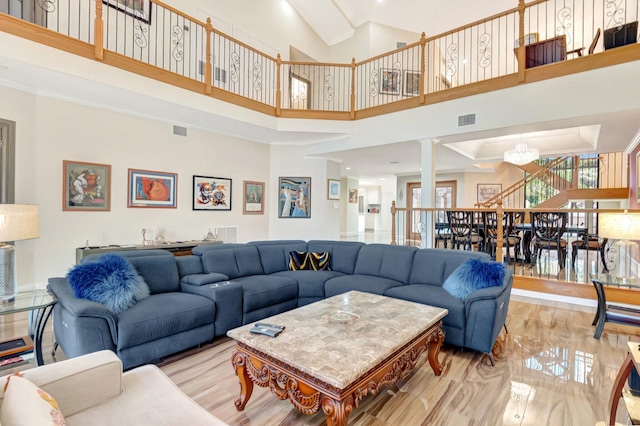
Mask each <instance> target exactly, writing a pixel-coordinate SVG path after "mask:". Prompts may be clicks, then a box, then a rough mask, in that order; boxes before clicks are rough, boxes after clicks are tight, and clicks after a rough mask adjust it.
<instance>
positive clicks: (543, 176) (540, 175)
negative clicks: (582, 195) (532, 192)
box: [474, 156, 571, 208]
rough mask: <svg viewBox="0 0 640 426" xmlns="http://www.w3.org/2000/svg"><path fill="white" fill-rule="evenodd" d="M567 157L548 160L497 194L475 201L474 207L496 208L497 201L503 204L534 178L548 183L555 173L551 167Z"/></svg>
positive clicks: (554, 166) (561, 162)
mask: <svg viewBox="0 0 640 426" xmlns="http://www.w3.org/2000/svg"><path fill="white" fill-rule="evenodd" d="M569 158H571V157H570V156H567V157H558V158H556V159H555V160H552V161H550V162H549V163H547V164H546V165H545V166H544V167H541V168H540V169H539V170H538V171H537V172H535V173H533V174H530V175H528V176H526V177H524V178H522V179H521V180H519V181H518V182H516V183H514V184H513V185H511V186H509V187H508V188H506V189H505V190H504V191H502V192H500V193H499V194H496V195H494V196H493V197H491V198H489V199H488V200H486V201H484V202H482V203H476V204H475V205H474V206H475V207H485V208H496V205H497V203H498V201H501V202H502V203H503V205H504V200H506V199H507V198H508V197H509V196H510V195H512V194H515V193H516V192H517V191H519V190H520V189H522V188H524V186H525V185H527V184H528V183H529V182H531V181H533V180H535V179H540V180H542V181H543V182H547V183H550V182H549V181H551V180H552V179H550V178H549V176H550V175H551V174H554V175H555V173H553V169H554V168H556V167H557V166H559V165H560V164H563V163H564V162H565V161H567V160H568V159H569ZM556 176H557V175H556ZM562 181H564V182H566V183H567V184H569V185H570V184H571V182H568V181H567V180H565V179H562ZM556 189H558V190H563V189H566V188H556Z"/></svg>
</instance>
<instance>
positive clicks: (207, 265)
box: [49, 240, 513, 368]
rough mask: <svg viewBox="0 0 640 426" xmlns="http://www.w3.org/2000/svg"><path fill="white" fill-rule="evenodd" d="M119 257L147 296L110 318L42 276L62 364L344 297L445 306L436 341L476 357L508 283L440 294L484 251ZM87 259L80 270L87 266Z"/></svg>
mask: <svg viewBox="0 0 640 426" xmlns="http://www.w3.org/2000/svg"><path fill="white" fill-rule="evenodd" d="M292 251H298V252H323V253H329V254H330V262H329V266H330V270H302V271H300V270H289V261H290V256H289V254H290V252H292ZM117 254H119V255H121V256H123V257H125V258H127V259H128V260H129V261H130V262H131V263H132V264H133V266H134V267H135V268H136V269H137V270H138V272H139V273H140V275H142V276H143V278H144V279H145V281H147V283H148V284H149V287H150V288H151V293H152V296H151V297H149V298H148V299H144V300H142V301H141V302H139V303H137V304H136V305H134V306H133V307H132V308H130V309H128V310H127V311H125V312H122V313H121V314H118V315H113V314H112V313H110V312H108V309H107V308H105V307H104V306H102V305H100V304H97V303H94V302H90V301H88V300H84V299H77V298H76V297H75V296H74V293H73V290H72V289H71V287H70V285H69V283H68V282H67V280H66V279H65V278H51V279H50V280H49V288H50V289H51V291H52V292H53V293H54V294H55V296H56V297H57V298H58V303H57V304H56V306H55V307H54V326H55V327H54V332H55V336H56V339H57V341H58V342H59V343H60V345H61V347H62V349H63V350H64V351H65V353H66V354H67V355H68V356H71V357H73V356H78V355H82V354H85V353H89V352H94V351H97V350H102V349H111V350H113V351H114V352H116V353H117V354H118V356H120V358H121V359H122V361H123V364H124V366H125V368H131V367H134V366H136V365H139V364H142V363H146V362H151V361H154V360H156V359H159V358H161V357H164V356H166V355H169V354H171V353H175V352H178V351H180V350H184V349H187V348H189V347H193V346H197V345H199V344H202V343H205V342H208V341H210V340H212V339H213V338H214V337H217V336H223V335H225V334H226V332H227V331H228V330H230V329H232V328H235V327H239V326H241V325H244V324H248V323H251V322H254V321H258V320H260V319H263V318H266V317H268V316H271V315H275V314H278V313H281V312H285V311H288V310H290V309H294V308H296V307H299V306H303V305H306V304H309V303H313V302H316V301H318V300H322V299H324V298H326V297H331V296H334V295H337V294H341V293H344V292H347V291H351V290H358V291H365V292H370V293H375V294H380V295H385V296H390V297H396V298H399V299H404V300H408V301H413V302H418V303H424V304H429V305H433V306H439V307H442V308H446V309H448V311H449V314H448V315H447V316H446V317H445V318H444V320H443V325H444V327H443V328H444V331H445V342H446V343H450V344H452V345H455V346H459V347H461V348H468V349H472V350H477V351H480V352H484V353H486V354H488V355H489V356H490V359H491V362H492V363H493V357H492V356H491V349H492V347H493V345H494V344H495V341H496V339H497V337H498V334H499V333H500V330H501V328H502V327H503V326H504V324H505V321H506V316H507V310H508V307H509V298H510V294H511V286H512V282H513V276H512V273H511V271H510V270H508V269H507V270H506V271H505V276H504V279H503V282H502V285H500V286H495V287H489V288H484V289H481V290H477V291H475V292H473V293H472V294H471V295H470V296H469V297H468V298H466V299H464V300H463V299H459V298H457V297H454V296H452V295H451V294H449V292H447V291H446V290H445V289H443V288H442V285H443V283H444V282H445V280H446V279H447V277H449V275H451V273H452V272H453V271H454V270H455V269H456V268H457V267H458V266H460V265H461V264H463V263H464V262H465V261H466V260H468V259H479V260H482V261H487V262H489V261H491V259H490V257H489V256H488V255H487V254H485V253H477V252H470V251H459V250H444V249H417V248H415V247H405V246H392V245H387V244H363V243H359V242H347V241H317V240H312V241H308V242H307V241H302V240H278V241H254V242H249V243H246V244H221V245H203V246H198V247H195V248H194V249H193V254H192V255H189V256H178V257H174V256H173V255H171V254H170V253H168V252H165V251H163V250H146V251H127V252H119V253H117ZM95 259H96V256H88V257H87V258H85V259H83V262H86V261H92V260H95Z"/></svg>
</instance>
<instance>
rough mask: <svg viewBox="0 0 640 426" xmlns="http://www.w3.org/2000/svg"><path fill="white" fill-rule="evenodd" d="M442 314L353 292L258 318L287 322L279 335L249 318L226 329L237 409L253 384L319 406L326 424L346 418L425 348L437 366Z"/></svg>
mask: <svg viewBox="0 0 640 426" xmlns="http://www.w3.org/2000/svg"><path fill="white" fill-rule="evenodd" d="M446 314H447V310H446V309H440V308H434V307H431V306H426V305H420V304H416V303H412V302H405V301H401V300H396V299H391V298H387V297H384V296H376V295H371V294H367V293H359V292H350V293H346V294H344V295H340V296H335V297H332V298H330V299H326V300H324V301H321V302H317V303H314V304H312V305H307V306H305V307H302V308H299V309H295V310H293V311H290V312H286V313H284V314H280V315H276V316H274V317H271V318H268V319H265V320H264V321H261V322H268V323H271V324H278V325H284V326H285V327H286V328H285V331H284V332H283V333H282V334H280V335H279V336H278V337H276V338H270V337H267V336H261V335H254V334H250V333H249V331H248V330H249V329H250V328H251V327H252V325H248V326H244V327H240V328H237V329H235V330H231V331H229V333H228V334H229V336H230V337H232V338H234V339H235V340H236V342H237V345H236V351H235V352H234V354H233V357H232V363H233V366H234V368H235V371H236V374H237V375H238V379H239V381H240V396H239V397H238V398H237V399H236V400H235V405H236V408H237V409H238V410H243V409H244V407H245V406H246V404H247V402H248V401H249V398H251V394H252V392H253V386H254V384H255V385H258V386H261V387H268V388H269V389H271V392H272V393H273V394H274V395H275V396H276V397H277V398H278V399H281V400H284V399H288V400H289V401H290V402H291V403H292V404H293V405H294V407H296V408H297V409H298V410H299V411H300V412H302V413H304V414H313V413H316V412H317V411H318V410H319V409H320V408H322V410H323V411H324V413H325V415H326V417H327V425H329V426H333V425H336V426H337V425H346V424H347V422H348V417H349V414H350V413H351V411H352V410H353V408H354V407H357V406H358V404H359V402H360V401H361V400H362V399H363V398H364V397H365V396H367V395H369V394H377V393H378V392H379V391H380V389H381V388H382V387H384V386H386V385H397V384H398V383H399V382H401V381H403V380H404V379H406V378H407V376H408V375H409V374H410V372H411V371H412V370H413V369H414V368H415V367H416V365H417V364H418V363H419V361H420V360H421V355H423V354H424V353H425V352H426V353H427V357H428V360H429V364H430V365H431V368H432V369H433V371H434V373H435V374H436V375H437V376H439V375H440V374H441V373H442V365H441V364H440V362H439V360H438V354H439V353H440V348H441V347H442V342H443V341H444V332H443V330H442V322H441V319H442V317H444V316H445V315H446ZM409 319H412V322H411V321H408V320H409ZM415 323H418V324H417V325H416V324H415Z"/></svg>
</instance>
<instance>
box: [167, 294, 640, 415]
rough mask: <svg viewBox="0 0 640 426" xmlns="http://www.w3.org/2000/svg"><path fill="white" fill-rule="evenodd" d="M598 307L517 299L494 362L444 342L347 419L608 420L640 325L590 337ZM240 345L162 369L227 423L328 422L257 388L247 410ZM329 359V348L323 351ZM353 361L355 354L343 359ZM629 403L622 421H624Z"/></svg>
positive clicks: (223, 343)
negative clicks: (242, 402)
mask: <svg viewBox="0 0 640 426" xmlns="http://www.w3.org/2000/svg"><path fill="white" fill-rule="evenodd" d="M593 315H594V310H593V308H587V307H581V306H576V305H567V304H560V303H557V302H553V303H546V302H541V301H539V300H534V299H525V298H521V297H518V298H516V297H514V298H513V299H512V302H511V305H510V308H509V315H508V319H507V327H508V329H509V334H508V335H506V336H505V335H504V333H503V335H502V336H501V342H502V343H503V344H502V347H503V348H502V352H501V353H500V354H497V362H496V365H495V367H492V366H490V365H489V363H488V360H487V358H486V357H483V356H482V355H481V354H478V353H476V352H460V351H457V350H454V349H452V348H446V347H445V348H444V349H443V351H442V352H441V354H440V359H441V361H442V362H443V364H444V371H443V373H442V375H441V376H440V377H436V376H434V374H433V372H432V370H431V368H430V367H429V365H428V363H426V364H425V365H423V366H422V367H420V368H419V369H417V370H416V372H415V373H414V374H413V375H412V376H411V377H410V378H409V379H408V380H407V381H406V382H405V383H404V384H403V385H402V386H401V387H400V389H388V390H386V391H383V392H381V393H380V394H378V395H376V396H375V397H367V398H365V399H364V401H363V403H362V404H361V405H360V407H359V408H357V409H355V410H354V411H353V412H352V413H351V415H350V416H349V420H350V422H349V424H351V425H371V426H382V425H389V426H391V425H394V426H396V425H434V426H435V425H452V426H453V425H455V426H461V425H492V426H493V425H547V426H553V425H558V426H569V425H575V426H584V425H593V424H595V423H596V422H597V421H599V420H604V419H605V415H606V412H607V405H608V401H609V393H610V390H611V387H612V384H613V380H614V378H615V375H616V373H617V371H618V368H619V366H620V364H621V362H622V361H623V360H624V358H625V356H626V343H627V341H629V339H633V340H638V341H640V328H634V327H630V326H618V325H612V324H607V325H606V326H605V332H604V333H603V335H602V337H601V338H600V340H596V339H594V338H593V332H594V327H592V326H591V322H592V320H593ZM232 353H233V342H232V341H231V340H229V339H226V338H225V339H220V340H217V341H216V342H215V343H214V344H213V345H211V346H210V347H209V348H207V349H205V350H201V351H200V352H198V353H195V354H194V355H192V356H189V357H187V358H182V359H180V360H176V361H173V362H168V363H166V364H165V365H163V366H162V367H161V368H162V370H163V371H164V372H165V373H166V374H167V375H168V376H169V377H170V378H171V379H172V380H173V381H174V382H175V383H176V384H177V385H178V386H179V387H180V388H181V389H182V390H183V391H184V392H185V393H187V394H188V395H189V396H191V397H192V398H193V399H194V400H195V401H196V402H197V403H198V404H200V405H202V406H203V407H205V408H206V409H207V410H209V411H210V412H211V413H213V414H214V415H216V416H217V417H218V418H220V419H222V420H223V421H225V422H227V423H229V424H230V425H252V426H258V425H265V426H266V425H269V426H271V425H282V426H284V425H321V424H324V421H325V419H324V415H323V414H322V413H321V412H320V413H318V414H315V415H313V416H305V415H302V414H299V413H298V412H297V411H296V410H295V409H294V408H293V407H292V406H291V404H290V403H289V402H288V401H279V400H277V399H276V398H275V397H274V396H272V395H271V392H270V391H269V390H268V389H265V388H259V387H256V388H254V391H253V396H252V397H251V399H250V400H249V403H248V404H247V406H246V408H245V410H244V411H242V412H238V411H236V409H235V407H234V404H233V400H234V398H236V397H237V396H238V394H239V385H238V380H237V378H236V376H235V374H234V371H233V368H232V366H231V354H232ZM318 356H322V354H318ZM345 362H348V360H345ZM624 417H625V410H624V409H622V408H621V409H620V410H619V421H620V422H625V419H624Z"/></svg>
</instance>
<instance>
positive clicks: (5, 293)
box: [0, 204, 40, 303]
mask: <svg viewBox="0 0 640 426" xmlns="http://www.w3.org/2000/svg"><path fill="white" fill-rule="evenodd" d="M39 236H40V229H39V227H38V206H35V205H28V204H0V302H1V303H10V302H13V301H14V300H15V297H16V294H17V292H18V282H17V280H16V262H15V249H14V247H13V246H12V245H10V244H2V243H7V242H10V241H19V240H29V239H31V238H38V237H39Z"/></svg>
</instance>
